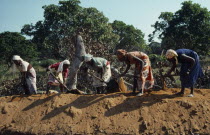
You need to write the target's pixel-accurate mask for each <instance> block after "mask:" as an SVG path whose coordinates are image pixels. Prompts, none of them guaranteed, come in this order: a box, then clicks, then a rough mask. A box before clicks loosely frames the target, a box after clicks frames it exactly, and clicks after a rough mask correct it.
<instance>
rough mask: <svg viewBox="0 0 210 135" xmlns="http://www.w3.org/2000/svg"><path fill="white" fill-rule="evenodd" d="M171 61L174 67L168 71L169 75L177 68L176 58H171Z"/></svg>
mask: <svg viewBox="0 0 210 135" xmlns="http://www.w3.org/2000/svg"><path fill="white" fill-rule="evenodd" d="M169 61H170V62H171V63H172V67H171V69H170V70H169V71H168V72H167V75H170V74H171V72H172V71H174V70H175V68H176V66H177V65H176V60H175V59H172V60H169Z"/></svg>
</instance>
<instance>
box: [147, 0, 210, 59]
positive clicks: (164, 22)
mask: <svg viewBox="0 0 210 135" xmlns="http://www.w3.org/2000/svg"><path fill="white" fill-rule="evenodd" d="M159 19H160V21H157V22H156V23H155V24H154V25H153V27H154V28H155V31H154V32H153V34H151V35H150V41H152V40H153V39H154V37H155V36H157V35H158V37H159V38H160V39H161V40H162V48H165V49H168V48H172V49H179V48H188V49H192V50H194V51H196V52H198V53H200V54H203V55H206V54H210V48H209V44H210V12H209V11H208V10H207V9H206V8H202V7H201V6H200V5H199V4H193V3H192V1H185V2H183V3H182V7H181V9H180V10H178V11H177V12H175V13H174V14H173V13H170V12H163V13H161V15H160V16H159Z"/></svg>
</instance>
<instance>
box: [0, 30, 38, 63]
mask: <svg viewBox="0 0 210 135" xmlns="http://www.w3.org/2000/svg"><path fill="white" fill-rule="evenodd" d="M0 48H1V49H0V59H1V62H5V63H10V62H11V58H12V56H13V55H20V56H21V57H22V58H24V59H27V60H29V59H33V58H35V57H36V56H37V54H38V53H37V49H36V45H35V44H33V43H31V41H29V40H26V38H25V37H24V36H22V35H21V34H20V33H17V32H3V33H0Z"/></svg>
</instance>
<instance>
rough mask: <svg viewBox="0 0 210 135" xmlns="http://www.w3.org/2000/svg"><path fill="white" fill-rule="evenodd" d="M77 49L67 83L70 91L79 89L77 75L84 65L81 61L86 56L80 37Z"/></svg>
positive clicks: (77, 38) (77, 41)
mask: <svg viewBox="0 0 210 135" xmlns="http://www.w3.org/2000/svg"><path fill="white" fill-rule="evenodd" d="M75 47H76V49H75V56H74V58H73V60H72V62H71V66H70V72H69V79H68V83H67V84H68V87H69V89H70V90H74V89H77V73H78V70H79V69H80V67H81V66H82V63H83V62H82V61H81V59H82V56H83V55H85V54H86V52H85V46H84V42H83V39H82V37H81V36H80V35H77V36H76V42H75Z"/></svg>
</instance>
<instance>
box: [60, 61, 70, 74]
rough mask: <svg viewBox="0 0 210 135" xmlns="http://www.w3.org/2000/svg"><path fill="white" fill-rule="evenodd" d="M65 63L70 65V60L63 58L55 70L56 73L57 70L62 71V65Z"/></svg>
mask: <svg viewBox="0 0 210 135" xmlns="http://www.w3.org/2000/svg"><path fill="white" fill-rule="evenodd" d="M64 64H66V65H70V62H69V60H64V61H62V62H61V63H60V64H59V66H58V70H57V73H59V72H63V65H64Z"/></svg>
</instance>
